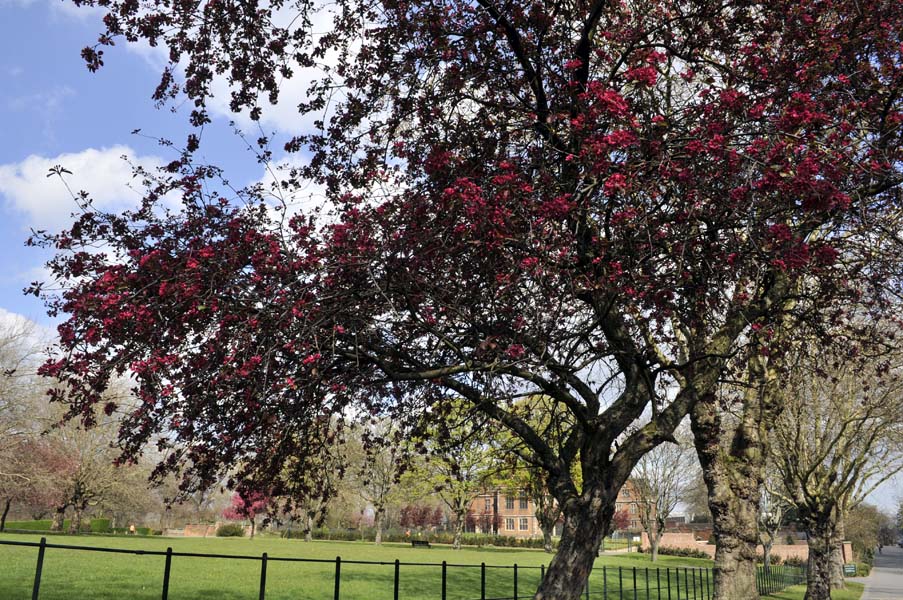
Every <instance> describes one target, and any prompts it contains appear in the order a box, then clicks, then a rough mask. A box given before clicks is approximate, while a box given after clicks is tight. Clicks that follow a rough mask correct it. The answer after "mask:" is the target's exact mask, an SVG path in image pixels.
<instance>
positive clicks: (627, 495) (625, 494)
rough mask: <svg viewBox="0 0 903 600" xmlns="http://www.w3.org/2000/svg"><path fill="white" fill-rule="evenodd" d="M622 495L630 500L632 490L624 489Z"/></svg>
mask: <svg viewBox="0 0 903 600" xmlns="http://www.w3.org/2000/svg"><path fill="white" fill-rule="evenodd" d="M621 493H622V494H623V495H624V497H625V498H630V490H628V489H623V490H621Z"/></svg>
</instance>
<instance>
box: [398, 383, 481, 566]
mask: <svg viewBox="0 0 903 600" xmlns="http://www.w3.org/2000/svg"><path fill="white" fill-rule="evenodd" d="M434 410H438V411H442V412H443V415H442V418H441V419H440V420H438V421H433V420H432V419H430V421H429V422H427V423H424V424H423V432H424V433H425V434H426V435H425V437H424V439H423V440H422V441H421V442H420V443H421V444H422V450H423V451H425V454H424V456H423V458H422V460H421V461H420V462H419V463H418V464H417V466H416V467H415V469H414V470H413V471H412V472H411V473H410V474H409V476H408V480H416V481H420V485H421V486H423V487H425V488H426V489H428V490H432V491H434V492H435V493H436V494H438V496H439V498H440V499H441V500H442V502H443V503H444V504H445V505H446V506H447V507H448V509H449V512H450V514H451V517H452V523H451V525H452V531H453V532H454V540H453V542H452V547H453V548H454V549H456V550H457V549H460V548H461V536H462V534H463V533H464V528H465V525H466V523H467V515H468V511H469V510H470V506H471V504H472V503H473V501H474V500H475V499H476V498H477V497H478V496H479V495H480V494H481V493H482V492H485V491H486V490H487V489H489V488H490V487H492V486H493V485H494V484H495V483H496V469H495V466H494V464H493V462H492V446H491V444H492V436H489V435H488V432H489V431H491V429H490V427H489V423H488V422H487V419H486V417H485V416H484V415H482V414H481V413H479V412H478V411H475V410H474V409H473V407H472V406H470V405H469V404H467V403H465V402H462V401H460V400H453V401H450V402H448V403H445V404H441V405H437V406H435V407H434Z"/></svg>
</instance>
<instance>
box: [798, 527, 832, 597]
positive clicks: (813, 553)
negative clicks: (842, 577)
mask: <svg viewBox="0 0 903 600" xmlns="http://www.w3.org/2000/svg"><path fill="white" fill-rule="evenodd" d="M807 533H808V534H809V570H808V573H807V576H806V595H805V596H804V600H831V554H832V548H831V540H832V537H833V536H832V535H831V533H830V531H828V529H827V528H826V527H817V528H815V527H813V528H811V529H810V530H809V531H808V532H807Z"/></svg>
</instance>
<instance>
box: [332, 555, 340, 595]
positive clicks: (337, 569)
mask: <svg viewBox="0 0 903 600" xmlns="http://www.w3.org/2000/svg"><path fill="white" fill-rule="evenodd" d="M341 580H342V557H341V556H336V557H335V594H334V595H333V598H334V600H339V582H340V581H341Z"/></svg>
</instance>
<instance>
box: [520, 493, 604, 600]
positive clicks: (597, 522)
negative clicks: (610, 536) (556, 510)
mask: <svg viewBox="0 0 903 600" xmlns="http://www.w3.org/2000/svg"><path fill="white" fill-rule="evenodd" d="M616 495H617V494H615V496H616ZM614 512H615V503H614V499H613V498H612V499H611V500H607V501H603V500H602V499H601V496H600V495H596V496H595V497H593V498H592V499H591V500H588V501H587V500H585V499H583V498H581V499H580V501H573V502H571V503H569V504H567V505H565V507H564V510H563V513H564V529H563V531H562V532H561V540H560V541H559V542H558V552H556V553H555V556H554V557H553V558H552V562H550V563H549V568H548V570H547V571H546V578H545V579H544V580H543V581H542V583H541V584H540V586H539V589H538V590H537V592H536V595H535V596H534V600H579V598H580V596H581V594H582V593H583V591H584V589H585V588H586V580H587V578H588V577H589V574H590V572H591V571H592V568H593V563H594V562H595V560H596V556H598V554H599V547H600V546H601V545H602V540H603V539H604V538H605V534H606V533H607V532H608V528H609V527H610V526H611V519H612V516H613V515H614Z"/></svg>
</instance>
